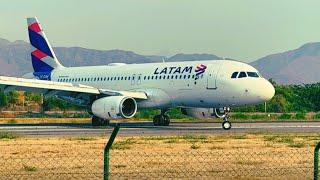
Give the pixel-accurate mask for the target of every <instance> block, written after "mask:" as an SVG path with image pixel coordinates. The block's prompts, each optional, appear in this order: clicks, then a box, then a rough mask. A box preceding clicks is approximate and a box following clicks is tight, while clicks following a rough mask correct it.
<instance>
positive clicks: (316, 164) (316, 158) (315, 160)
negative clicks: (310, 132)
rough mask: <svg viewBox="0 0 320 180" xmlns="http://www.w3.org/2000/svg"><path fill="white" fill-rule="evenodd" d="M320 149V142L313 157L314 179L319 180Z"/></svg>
mask: <svg viewBox="0 0 320 180" xmlns="http://www.w3.org/2000/svg"><path fill="white" fill-rule="evenodd" d="M319 149H320V142H319V143H318V144H317V145H316V147H315V148H314V157H313V179H314V180H318V174H319Z"/></svg>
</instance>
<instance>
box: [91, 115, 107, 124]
mask: <svg viewBox="0 0 320 180" xmlns="http://www.w3.org/2000/svg"><path fill="white" fill-rule="evenodd" d="M109 124H110V120H108V119H102V118H99V117H97V116H92V126H109Z"/></svg>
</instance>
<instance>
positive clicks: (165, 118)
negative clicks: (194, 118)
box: [163, 115, 170, 126]
mask: <svg viewBox="0 0 320 180" xmlns="http://www.w3.org/2000/svg"><path fill="white" fill-rule="evenodd" d="M163 119H164V122H163V125H164V126H169V124H170V117H169V116H168V115H164V116H163Z"/></svg>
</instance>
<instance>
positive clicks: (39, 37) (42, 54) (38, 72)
mask: <svg viewBox="0 0 320 180" xmlns="http://www.w3.org/2000/svg"><path fill="white" fill-rule="evenodd" d="M27 22H28V33H29V40H30V44H31V45H32V47H33V48H34V49H33V50H32V52H31V60H32V66H33V70H34V75H35V76H36V77H38V78H39V79H47V80H50V74H51V71H52V70H53V69H56V68H62V67H63V66H62V65H61V64H60V62H59V61H58V59H57V57H56V55H55V54H54V52H53V50H52V47H51V46H50V44H49V41H48V40H47V37H46V35H45V33H44V31H43V30H42V27H41V25H40V23H39V21H38V20H37V18H36V17H32V18H27Z"/></svg>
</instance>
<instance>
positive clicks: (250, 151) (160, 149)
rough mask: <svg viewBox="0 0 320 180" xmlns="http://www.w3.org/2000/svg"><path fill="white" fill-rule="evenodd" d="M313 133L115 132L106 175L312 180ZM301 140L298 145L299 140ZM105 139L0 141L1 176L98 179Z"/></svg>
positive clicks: (101, 172) (134, 177) (315, 137)
mask: <svg viewBox="0 0 320 180" xmlns="http://www.w3.org/2000/svg"><path fill="white" fill-rule="evenodd" d="M318 140H319V138H318V135H314V136H306V137H296V136H295V135H292V136H287V135H274V136H272V135H255V134H252V135H236V136H234V135H224V136H205V135H184V136H166V137H132V138H129V137H120V138H118V139H117V140H116V141H115V142H114V143H113V145H112V147H111V149H110V154H109V158H110V161H109V162H108V164H109V166H108V169H109V173H108V174H109V178H110V179H158V178H162V179H163V178H164V179H194V178H201V179H235V178H240V179H253V178H254V179H313V156H314V145H315V142H317V141H318ZM302 142H303V144H301V143H302ZM105 146H106V139H104V138H64V139H63V138H62V139H59V138H53V139H23V138H22V139H14V140H0V152H1V153H0V179H103V178H104V168H105V167H104V148H105Z"/></svg>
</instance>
